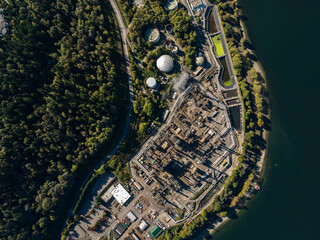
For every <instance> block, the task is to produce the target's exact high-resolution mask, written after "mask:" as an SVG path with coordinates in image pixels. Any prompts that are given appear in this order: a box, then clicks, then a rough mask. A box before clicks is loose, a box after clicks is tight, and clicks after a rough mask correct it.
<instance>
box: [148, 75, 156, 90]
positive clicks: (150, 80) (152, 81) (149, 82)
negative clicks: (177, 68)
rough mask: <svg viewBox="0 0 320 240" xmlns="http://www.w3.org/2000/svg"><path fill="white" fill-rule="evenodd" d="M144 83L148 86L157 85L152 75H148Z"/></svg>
mask: <svg viewBox="0 0 320 240" xmlns="http://www.w3.org/2000/svg"><path fill="white" fill-rule="evenodd" d="M146 83H147V86H148V87H149V88H154V87H155V86H156V85H157V81H156V79H155V78H154V77H149V78H148V79H147V82H146Z"/></svg>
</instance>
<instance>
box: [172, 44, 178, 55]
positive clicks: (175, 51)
mask: <svg viewBox="0 0 320 240" xmlns="http://www.w3.org/2000/svg"><path fill="white" fill-rule="evenodd" d="M172 52H173V53H174V54H177V53H178V52H179V48H178V47H177V46H173V47H172Z"/></svg>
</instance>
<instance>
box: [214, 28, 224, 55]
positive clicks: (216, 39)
mask: <svg viewBox="0 0 320 240" xmlns="http://www.w3.org/2000/svg"><path fill="white" fill-rule="evenodd" d="M211 39H212V41H213V44H214V48H215V50H216V53H217V56H218V57H221V56H223V55H224V54H225V53H224V51H223V47H222V43H221V40H220V35H219V34H217V35H215V36H213V37H211Z"/></svg>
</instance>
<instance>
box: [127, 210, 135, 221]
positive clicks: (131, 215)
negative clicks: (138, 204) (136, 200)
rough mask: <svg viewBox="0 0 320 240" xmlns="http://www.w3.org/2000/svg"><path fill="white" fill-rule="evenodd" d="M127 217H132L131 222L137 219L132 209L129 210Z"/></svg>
mask: <svg viewBox="0 0 320 240" xmlns="http://www.w3.org/2000/svg"><path fill="white" fill-rule="evenodd" d="M127 217H128V218H129V219H130V221H131V222H134V221H135V220H137V217H136V216H135V215H134V214H133V213H132V212H131V211H130V212H128V214H127Z"/></svg>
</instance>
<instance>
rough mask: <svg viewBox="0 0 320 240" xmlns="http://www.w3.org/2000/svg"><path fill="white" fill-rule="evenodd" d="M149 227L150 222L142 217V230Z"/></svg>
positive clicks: (140, 226)
mask: <svg viewBox="0 0 320 240" xmlns="http://www.w3.org/2000/svg"><path fill="white" fill-rule="evenodd" d="M148 227H149V224H148V223H147V222H146V221H145V220H143V219H142V221H141V223H140V225H139V228H140V229H141V230H142V231H145V230H146V229H147V228H148Z"/></svg>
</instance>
